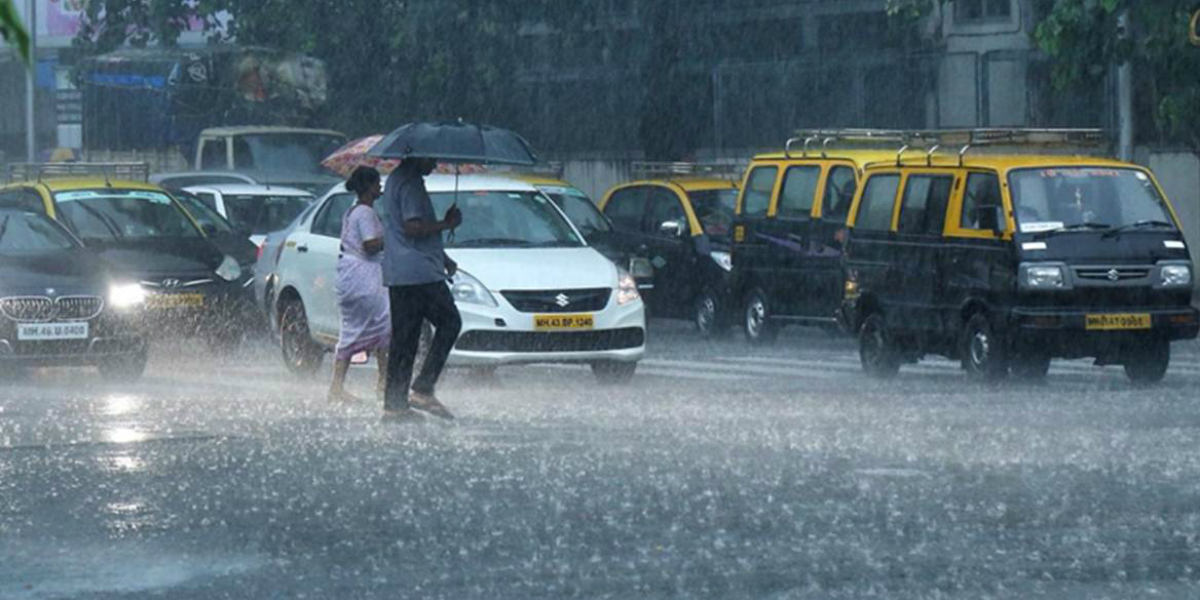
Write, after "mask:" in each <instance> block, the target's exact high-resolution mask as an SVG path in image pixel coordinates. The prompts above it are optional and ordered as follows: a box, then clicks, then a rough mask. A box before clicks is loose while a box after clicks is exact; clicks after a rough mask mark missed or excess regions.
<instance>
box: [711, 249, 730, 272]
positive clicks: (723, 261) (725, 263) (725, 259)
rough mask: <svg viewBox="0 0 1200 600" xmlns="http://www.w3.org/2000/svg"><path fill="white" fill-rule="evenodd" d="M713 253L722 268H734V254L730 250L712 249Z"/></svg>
mask: <svg viewBox="0 0 1200 600" xmlns="http://www.w3.org/2000/svg"><path fill="white" fill-rule="evenodd" d="M711 254H712V259H713V261H715V262H716V263H717V265H718V266H720V267H721V268H722V269H724V270H726V271H732V270H733V255H732V254H730V253H728V252H721V251H719V250H714V251H712V253H711Z"/></svg>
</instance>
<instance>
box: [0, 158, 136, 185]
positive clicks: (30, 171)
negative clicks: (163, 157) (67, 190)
mask: <svg viewBox="0 0 1200 600" xmlns="http://www.w3.org/2000/svg"><path fill="white" fill-rule="evenodd" d="M63 177H104V179H105V181H109V180H114V179H118V180H123V181H147V180H148V179H149V178H150V165H149V164H147V163H144V162H111V163H93V162H63V163H14V164H10V165H8V181H9V182H10V183H11V182H15V181H41V180H43V179H56V178H63Z"/></svg>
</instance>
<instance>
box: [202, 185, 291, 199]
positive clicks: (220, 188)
mask: <svg viewBox="0 0 1200 600" xmlns="http://www.w3.org/2000/svg"><path fill="white" fill-rule="evenodd" d="M183 189H185V190H187V191H189V192H192V193H193V194H194V193H196V192H197V191H212V192H217V193H220V194H228V195H238V196H309V197H312V193H310V192H306V191H304V190H301V189H297V188H291V187H284V186H280V185H257V184H249V183H212V184H197V185H189V186H186V187H184V188H183Z"/></svg>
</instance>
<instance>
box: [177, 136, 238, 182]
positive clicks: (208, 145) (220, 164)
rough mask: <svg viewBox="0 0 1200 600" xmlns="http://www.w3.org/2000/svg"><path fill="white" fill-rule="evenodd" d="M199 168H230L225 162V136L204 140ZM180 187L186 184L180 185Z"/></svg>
mask: <svg viewBox="0 0 1200 600" xmlns="http://www.w3.org/2000/svg"><path fill="white" fill-rule="evenodd" d="M198 168H200V169H217V170H223V169H227V168H229V165H227V164H225V139H224V138H217V139H215V140H204V146H203V147H201V149H200V165H199V166H198ZM180 187H186V186H183V185H180Z"/></svg>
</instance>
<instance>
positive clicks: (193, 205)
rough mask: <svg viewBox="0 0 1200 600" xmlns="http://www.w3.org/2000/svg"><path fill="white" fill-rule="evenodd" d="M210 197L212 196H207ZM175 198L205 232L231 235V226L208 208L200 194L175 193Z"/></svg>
mask: <svg viewBox="0 0 1200 600" xmlns="http://www.w3.org/2000/svg"><path fill="white" fill-rule="evenodd" d="M209 195H210V196H211V195H212V194H209ZM175 198H176V199H177V200H179V202H180V203H181V204H183V208H184V209H186V210H187V211H188V213H190V214H191V215H192V218H193V219H196V222H197V223H200V226H201V227H203V228H204V229H205V230H206V231H210V232H216V233H218V234H230V233H233V225H230V224H229V221H227V220H226V219H225V217H222V216H221V214H220V213H218V212H217V211H216V210H214V209H212V208H209V206H208V204H207V203H205V202H204V201H203V200H202V199H201V198H200V194H191V193H188V192H175Z"/></svg>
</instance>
